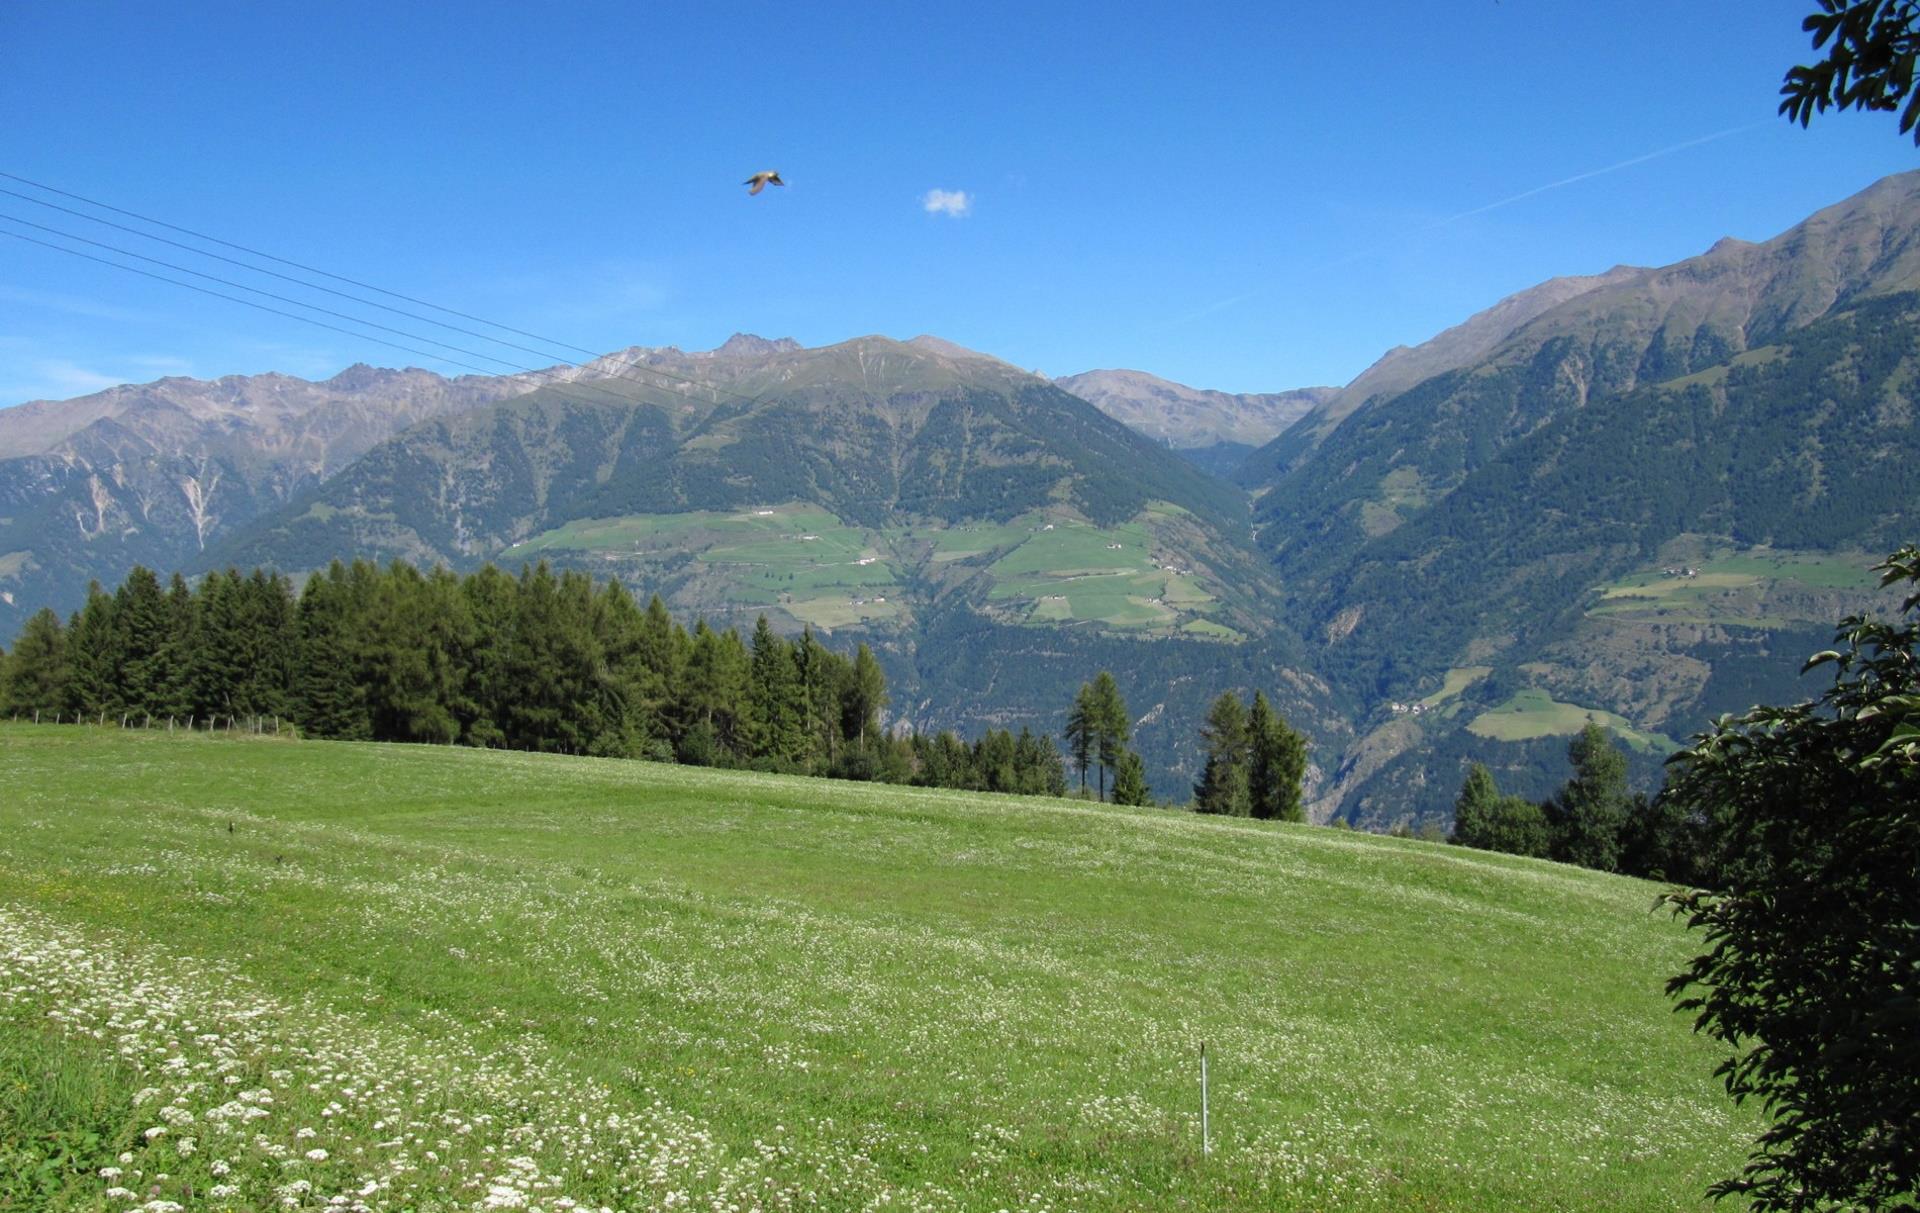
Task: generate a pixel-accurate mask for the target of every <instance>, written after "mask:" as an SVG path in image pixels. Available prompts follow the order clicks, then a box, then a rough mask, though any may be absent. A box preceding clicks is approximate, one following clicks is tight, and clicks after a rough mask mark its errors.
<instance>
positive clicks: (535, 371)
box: [0, 190, 646, 404]
mask: <svg viewBox="0 0 1920 1213" xmlns="http://www.w3.org/2000/svg"><path fill="white" fill-rule="evenodd" d="M9 192H11V191H5V190H0V193H9ZM0 219H4V220H6V221H7V222H8V223H18V224H21V225H22V226H24V227H30V228H33V229H35V230H36V231H42V232H47V233H50V234H52V235H55V236H59V237H61V238H62V239H65V240H77V241H79V242H80V243H81V244H90V245H92V246H93V247H95V248H100V249H106V250H107V251H108V252H110V253H118V254H120V255H121V256H123V257H132V258H135V259H136V260H139V261H145V262H147V263H148V264H150V265H158V266H162V267H164V268H166V269H170V270H173V271H174V272H176V273H181V274H191V275H193V276H194V277H195V278H204V279H206V280H207V281H209V282H217V283H219V284H220V285H221V286H230V287H232V288H234V289H235V290H238V291H247V292H250V293H252V294H255V295H259V296H261V297H262V298H266V299H272V300H275V301H276V302H279V303H285V304H290V305H291V306H293V307H303V308H306V309H307V310H308V311H312V312H318V313H320V314H321V315H322V316H332V317H334V318H335V319H338V320H346V321H350V322H352V323H354V324H363V325H366V326H367V327H368V328H373V329H378V330H380V331H381V332H383V333H392V334H393V335H394V336H396V337H405V338H407V339H408V340H409V341H424V342H426V343H427V344H428V345H435V346H439V347H440V348H441V349H443V350H452V351H453V352H454V353H456V354H465V355H467V356H468V357H470V358H484V359H486V360H487V361H489V362H497V363H499V364H500V365H501V366H504V367H509V368H511V369H513V370H515V371H521V372H525V373H527V374H532V375H541V374H550V373H552V368H543V367H532V366H525V365H522V364H521V363H518V362H514V361H513V360H511V359H508V358H501V357H498V356H497V355H494V354H487V353H482V352H481V351H479V350H470V349H467V348H466V347H464V346H458V345H451V344H449V343H447V342H445V341H437V340H435V339H434V338H432V337H428V336H425V335H423V334H420V333H410V332H408V331H407V330H405V329H397V328H394V327H393V326H392V325H388V324H381V323H379V322H378V321H373V320H368V319H367V318H365V317H364V316H353V315H349V314H348V313H346V312H337V311H334V310H333V309H332V308H325V307H321V306H319V305H318V304H314V303H308V302H306V301H305V300H301V299H294V298H291V297H289V296H286V295H281V294H277V293H275V292H273V291H267V290H262V289H260V288H259V287H257V286H248V285H247V284H246V283H244V282H235V281H233V280H232V279H230V278H222V277H220V276H219V275H218V274H209V273H206V272H204V271H202V270H196V269H193V268H191V267H189V266H184V265H175V264H174V263H173V262H171V261H162V260H161V259H160V258H158V257H149V256H147V255H146V254H145V253H136V252H134V251H133V250H132V249H124V248H121V247H120V246H119V245H116V244H108V243H106V242H105V241H102V240H93V239H89V238H88V237H86V236H79V235H75V234H74V233H72V232H68V231H62V230H61V229H59V228H56V227H48V226H47V225H46V224H44V223H35V222H33V221H32V220H30V219H22V218H20V217H18V216H17V215H8V214H5V213H0ZM0 230H4V229H0ZM8 234H10V235H12V234H16V233H8ZM136 234H138V233H136ZM48 247H49V248H58V247H59V246H58V245H48ZM61 251H63V252H72V251H73V250H71V249H62V250H61ZM189 251H191V250H189ZM101 260H102V261H103V262H104V263H105V264H107V265H113V264H115V263H114V262H111V261H105V260H104V258H102V259H101ZM119 268H121V269H131V268H133V267H131V266H120V267H119ZM161 281H172V280H171V279H165V278H162V279H161ZM178 285H190V284H185V283H181V284H178ZM220 298H223V299H232V298H233V296H231V295H220ZM240 302H245V300H241V301H240ZM272 310H273V311H274V312H275V313H276V314H277V315H282V316H284V315H288V314H289V313H286V312H281V311H279V309H277V308H275V309H272ZM339 331H342V332H345V331H347V330H339ZM476 335H478V334H476ZM400 348H407V347H400ZM410 352H412V353H420V352H422V351H419V350H410ZM436 356H437V355H429V357H436ZM445 361H447V362H450V363H452V364H453V365H454V366H462V367H468V368H470V369H473V370H477V371H480V373H481V374H485V375H499V374H500V372H499V371H489V370H485V369H483V368H480V367H475V366H473V365H472V364H471V363H465V362H459V361H457V360H454V359H445ZM579 386H581V387H584V388H588V389H591V390H593V391H597V392H600V393H601V394H602V395H604V396H606V397H607V398H608V399H610V400H613V401H616V402H618V403H622V404H625V403H629V401H628V400H627V398H626V397H624V396H621V395H619V394H618V393H615V392H612V391H609V390H608V389H606V388H604V387H601V386H600V385H599V384H596V383H592V382H589V381H581V382H580V383H579ZM643 386H646V385H643Z"/></svg>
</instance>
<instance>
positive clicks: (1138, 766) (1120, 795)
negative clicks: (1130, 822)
mask: <svg viewBox="0 0 1920 1213" xmlns="http://www.w3.org/2000/svg"><path fill="white" fill-rule="evenodd" d="M1113 803H1115V804H1150V803H1151V793H1150V792H1149V791H1148V789H1147V764H1146V763H1145V762H1143V761H1142V760H1141V758H1140V755H1138V754H1136V753H1134V752H1133V751H1132V750H1128V751H1127V752H1126V753H1125V754H1122V755H1121V756H1120V763H1119V765H1118V766H1116V767H1114V769H1113Z"/></svg>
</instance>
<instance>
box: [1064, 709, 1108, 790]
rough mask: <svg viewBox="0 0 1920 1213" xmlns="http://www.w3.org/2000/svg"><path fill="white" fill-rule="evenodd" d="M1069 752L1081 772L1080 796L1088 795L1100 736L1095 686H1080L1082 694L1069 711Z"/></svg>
mask: <svg viewBox="0 0 1920 1213" xmlns="http://www.w3.org/2000/svg"><path fill="white" fill-rule="evenodd" d="M1065 736H1066V739H1067V751H1068V752H1069V753H1070V754H1072V755H1073V765H1074V769H1076V770H1078V771H1079V772H1080V794H1081V795H1082V796H1085V795H1086V794H1087V768H1088V767H1089V766H1091V765H1093V755H1094V749H1095V747H1096V745H1097V744H1098V739H1099V736H1100V725H1099V720H1098V713H1097V712H1096V710H1095V708H1094V702H1093V684H1092V683H1086V682H1083V683H1081V684H1080V693H1079V694H1077V695H1075V696H1074V697H1073V706H1072V707H1070V708H1068V709H1067V727H1066V730H1065Z"/></svg>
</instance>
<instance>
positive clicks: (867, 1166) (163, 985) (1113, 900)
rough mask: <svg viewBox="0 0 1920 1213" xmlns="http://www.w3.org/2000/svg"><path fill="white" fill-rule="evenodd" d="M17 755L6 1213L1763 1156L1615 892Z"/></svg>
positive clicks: (255, 753)
mask: <svg viewBox="0 0 1920 1213" xmlns="http://www.w3.org/2000/svg"><path fill="white" fill-rule="evenodd" d="M0 773H3V775H4V794H3V795H0V1184H5V1185H9V1188H8V1190H7V1193H6V1195H0V1206H4V1205H5V1204H6V1201H7V1200H8V1199H12V1200H14V1201H15V1207H36V1208H37V1207H52V1208H72V1209H94V1208H106V1209H111V1210H115V1211H116V1213H120V1211H124V1210H129V1209H133V1208H135V1207H138V1206H140V1205H142V1204H144V1203H145V1202H147V1201H151V1200H169V1201H174V1202H177V1203H178V1204H180V1205H183V1206H186V1207H189V1208H222V1207H231V1208H235V1209H266V1208H274V1207H305V1208H319V1207H323V1206H326V1205H327V1204H328V1203H329V1202H330V1201H332V1202H333V1203H334V1205H335V1207H339V1208H350V1207H355V1206H364V1207H367V1208H394V1209H399V1208H418V1209H426V1208H452V1207H527V1208H539V1209H542V1210H554V1209H568V1208H572V1207H574V1203H573V1202H579V1205H580V1206H581V1207H601V1206H609V1207H614V1208H628V1209H631V1208H652V1207H681V1206H687V1207H696V1208H740V1209H749V1208H770V1209H780V1208H820V1209H880V1208H926V1209H984V1210H994V1209H1002V1208H1004V1209H1056V1210H1065V1209H1101V1210H1122V1209H1144V1208H1180V1207H1185V1208H1190V1209H1325V1208H1358V1209H1408V1208H1480V1209H1547V1208H1552V1209H1607V1210H1622V1209H1647V1210H1656V1209H1657V1210H1672V1209H1680V1208H1694V1207H1702V1204H1701V1201H1700V1199H1699V1196H1698V1194H1699V1192H1700V1191H1701V1189H1702V1188H1703V1187H1704V1186H1705V1184H1706V1183H1707V1182H1708V1181H1709V1180H1710V1179H1712V1178H1714V1177H1717V1176H1719V1175H1722V1174H1726V1173H1728V1171H1729V1169H1730V1168H1733V1167H1735V1166H1736V1165H1737V1162H1738V1159H1739V1158H1740V1156H1741V1154H1742V1149H1741V1142H1742V1140H1743V1139H1744V1138H1745V1137H1747V1136H1749V1135H1750V1134H1751V1131H1752V1129H1753V1124H1752V1122H1751V1121H1750V1120H1747V1119H1745V1118H1744V1114H1735V1113H1732V1112H1730V1110H1729V1109H1728V1107H1727V1106H1726V1102H1725V1099H1724V1097H1723V1096H1722V1095H1721V1094H1720V1093H1719V1091H1718V1089H1717V1088H1716V1086H1715V1084H1714V1082H1713V1081H1712V1079H1711V1076H1710V1072H1711V1069H1712V1064H1713V1056H1712V1053H1711V1050H1710V1049H1709V1048H1708V1047H1707V1046H1706V1045H1705V1044H1704V1043H1703V1042H1701V1041H1699V1040H1697V1039H1695V1038H1694V1037H1692V1036H1691V1035H1690V1034H1689V1032H1688V1030H1687V1025H1686V1023H1685V1021H1684V1020H1682V1019H1680V1018H1679V1017H1676V1016H1674V1015H1673V1014H1671V1013H1670V1011H1669V1010H1668V1006H1667V1004H1666V1002H1665V1001H1664V1000H1663V998H1662V996H1661V985H1662V982H1663V980H1664V979H1665V977H1666V976H1667V975H1668V974H1670V973H1672V972H1674V971H1675V969H1676V968H1677V967H1678V965H1679V963H1680V962H1681V960H1682V958H1683V957H1684V956H1686V955H1688V954H1689V950H1690V948H1697V947H1698V941H1697V940H1689V939H1688V938H1687V937H1686V936H1685V935H1684V934H1683V933H1682V932H1681V931H1680V930H1679V929H1678V928H1677V927H1675V926H1674V924H1672V923H1671V922H1670V921H1669V920H1668V919H1667V918H1666V917H1665V916H1664V915H1654V914H1650V913H1649V912H1648V907H1649V905H1650V903H1651V901H1652V898H1653V894H1654V892H1655V890H1654V888H1653V886H1650V885H1645V884H1640V883H1636V882H1631V881H1627V880H1622V879H1617V878H1612V877H1607V876H1602V875H1597V874H1594V873H1591V872H1584V871H1577V870H1573V869H1568V868H1561V867H1555V866H1550V865H1546V864H1541V863H1535V862H1531V861H1520V860H1513V859H1507V858H1502V857H1494V856H1487V855H1480V854H1474V853H1466V852H1462V851H1458V850H1450V849H1446V848H1443V847H1436V846H1427V845H1422V844H1418V843H1412V842H1400V841H1395V840H1390V839H1382V838H1375V837H1369V836H1363V835H1354V834H1348V833H1344V832H1336V831H1332V830H1326V829H1316V828H1311V827H1302V826H1292V827H1287V826H1282V827H1274V826H1269V825H1265V824H1255V823H1248V822H1229V821H1218V820H1202V819H1196V818H1193V817H1189V816H1184V815H1178V814H1173V813H1165V812H1158V811H1139V812H1132V811H1120V810H1111V809H1106V808H1100V807H1095V806H1091V805H1074V804H1069V803H1063V802H1047V801H1034V800H1024V799H1017V798H1006V797H989V796H970V795H961V794H948V793H938V792H922V791H914V790H902V789H898V788H888V787H868V786H861V785H850V784H846V783H831V782H825V781H811V780H805V779H792V778H781V777H773V776H764V775H751V774H731V773H717V772H709V771H699V770H692V769H686V768H679V767H671V766H655V765H648V764H641V763H634V762H619V761H600V760H583V759H568V758H558V757H545V756H536V755H526V754H507V753H492V752H477V751H471V750H455V749H434V748H405V747H381V746H359V745H346V744H332V743H317V742H307V743H298V742H276V741H263V740H227V739H224V738H222V739H209V738H206V737H196V738H187V737H184V736H176V737H169V736H167V735H165V734H139V733H129V734H120V733H117V732H114V731H112V730H92V729H76V728H71V727H69V728H61V729H56V728H52V727H47V728H33V727H27V726H8V727H3V728H0ZM1202 1041H1205V1042H1206V1043H1207V1047H1208V1056H1209V1059H1210V1062H1211V1077H1212V1130H1213V1152H1212V1154H1211V1156H1210V1157H1202V1155H1201V1151H1200V1132H1199V1100H1198V1096H1199V1085H1198V1072H1197V1066H1196V1058H1195V1053H1196V1050H1197V1049H1198V1046H1199V1045H1200V1043H1201V1042H1202ZM49 1157H56V1158H57V1159H58V1162H57V1164H56V1165H53V1166H48V1167H38V1163H39V1162H41V1161H43V1160H45V1159H47V1158H49ZM36 1168H37V1169H36ZM102 1168H105V1170H102ZM336 1197H342V1198H344V1199H343V1200H339V1201H335V1200H334V1198H336Z"/></svg>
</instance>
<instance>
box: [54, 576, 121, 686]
mask: <svg viewBox="0 0 1920 1213" xmlns="http://www.w3.org/2000/svg"><path fill="white" fill-rule="evenodd" d="M118 617H119V612H118V611H117V610H116V609H115V606H114V600H113V598H112V597H111V596H110V595H108V594H107V593H106V592H105V591H103V590H102V589H101V588H100V583H99V582H97V581H95V582H93V583H91V584H90V585H88V586H87V605H86V606H84V607H82V608H81V609H80V610H79V611H78V612H77V613H75V615H74V617H73V621H72V623H71V624H70V625H69V626H68V628H67V670H68V688H69V691H68V703H67V706H68V707H69V708H71V709H73V710H74V711H77V712H82V713H84V714H86V715H87V716H89V717H92V716H97V715H98V714H100V713H102V712H104V713H107V714H110V715H113V716H118V715H119V714H120V711H121V706H120V705H121V693H120V665H121V655H122V646H121V643H120V628H119V618H118Z"/></svg>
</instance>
